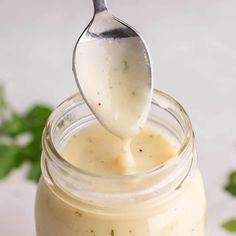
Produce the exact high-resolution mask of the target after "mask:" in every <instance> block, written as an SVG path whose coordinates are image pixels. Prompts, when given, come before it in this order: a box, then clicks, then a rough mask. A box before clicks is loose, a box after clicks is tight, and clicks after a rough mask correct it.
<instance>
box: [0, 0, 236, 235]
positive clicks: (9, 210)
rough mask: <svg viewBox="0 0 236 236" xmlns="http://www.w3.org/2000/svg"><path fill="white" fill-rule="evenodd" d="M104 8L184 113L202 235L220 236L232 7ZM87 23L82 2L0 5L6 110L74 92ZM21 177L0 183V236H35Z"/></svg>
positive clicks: (203, 1) (235, 28)
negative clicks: (126, 27) (128, 30)
mask: <svg viewBox="0 0 236 236" xmlns="http://www.w3.org/2000/svg"><path fill="white" fill-rule="evenodd" d="M109 7H110V10H111V11H112V12H113V13H114V14H115V15H116V16H118V17H119V18H121V19H123V20H125V21H126V22H129V24H131V25H132V26H134V27H135V28H136V29H137V30H138V31H139V32H140V33H141V34H142V35H143V37H144V39H145V40H146V42H147V44H148V46H149V51H150V53H151V56H152V59H153V66H154V74H155V84H156V88H158V89H160V90H163V91H165V92H167V93H169V94H170V95H172V96H173V97H175V98H176V99H177V100H179V101H180V102H181V103H182V104H183V105H184V107H185V108H186V110H187V111H188V113H189V114H190V117H191V119H192V122H193V127H194V130H195V134H196V139H197V145H198V153H199V163H200V168H201V170H202V172H203V175H204V179H205V183H206V190H207V196H208V203H209V209H208V211H209V217H208V236H226V235H228V234H227V233H225V232H224V231H223V230H222V229H221V227H219V225H220V223H221V222H222V221H223V220H225V219H227V218H229V217H232V216H235V217H236V199H235V200H234V199H232V198H230V196H228V195H227V194H226V193H224V192H223V191H222V186H223V185H224V183H225V181H226V176H227V173H228V172H229V170H231V169H232V168H235V169H236V158H235V156H236V93H235V91H236V1H235V0H195V1H194V0H149V1H144V0H128V1H127V0H109ZM91 16H92V4H91V1H88V0H68V1H66V0H40V1H36V0H20V1H17V0H0V81H4V82H5V85H6V88H7V92H8V97H9V99H10V101H12V103H13V105H14V106H15V107H17V108H18V109H19V110H23V109H25V108H26V107H27V106H28V105H29V104H32V103H34V102H36V101H45V102H47V103H48V102H50V103H51V104H52V105H57V104H58V103H60V102H61V101H62V100H63V99H64V98H66V97H68V96H69V95H71V94H73V93H74V92H76V91H77V88H76V84H75V82H74V78H73V74H72V71H71V58H72V50H73V47H74V44H75V42H76V39H77V38H78V36H79V35H80V33H81V32H82V30H83V28H84V27H85V26H86V24H87V23H88V21H89V19H90V18H91ZM25 168H27V167H25ZM21 172H24V170H21V171H20V172H19V171H18V172H16V173H14V174H13V175H12V176H10V177H9V178H8V179H7V180H5V181H2V182H0V235H1V236H34V235H35V233H34V209H33V205H34V196H35V191H36V186H35V185H34V184H33V183H31V182H27V181H25V180H24V178H23V177H22V173H21ZM196 207H197V203H196ZM183 223H184V222H183ZM68 236H69V235H68ZM181 236H187V235H181Z"/></svg>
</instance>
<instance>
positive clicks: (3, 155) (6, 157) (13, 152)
mask: <svg viewBox="0 0 236 236" xmlns="http://www.w3.org/2000/svg"><path fill="white" fill-rule="evenodd" d="M17 154H18V148H17V147H15V146H10V145H4V144H0V178H4V177H6V176H7V174H8V173H9V172H10V171H11V170H12V169H14V168H15V167H16V166H17Z"/></svg>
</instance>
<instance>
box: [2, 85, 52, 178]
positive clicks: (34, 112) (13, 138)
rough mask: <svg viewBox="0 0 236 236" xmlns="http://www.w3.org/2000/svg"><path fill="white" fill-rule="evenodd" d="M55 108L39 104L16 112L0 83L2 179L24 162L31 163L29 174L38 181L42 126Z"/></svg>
mask: <svg viewBox="0 0 236 236" xmlns="http://www.w3.org/2000/svg"><path fill="white" fill-rule="evenodd" d="M51 112H52V108H51V107H50V106H47V105H42V104H36V105H34V106H32V107H30V108H29V109H28V110H27V111H26V112H24V113H23V114H20V113H18V112H16V111H15V110H14V109H13V108H12V107H11V106H10V105H9V103H8V101H7V100H6V96H5V94H4V91H3V87H2V86H0V179H2V178H4V177H6V176H8V174H10V173H11V171H13V170H14V169H16V168H18V167H20V166H21V165H22V164H23V163H26V162H27V163H29V164H30V169H29V171H28V173H27V177H28V179H30V180H33V181H35V182H37V181H38V179H39V177H40V174H41V170H40V157H41V137H42V132H43V128H44V126H45V124H46V121H47V119H48V116H49V115H50V113H51Z"/></svg>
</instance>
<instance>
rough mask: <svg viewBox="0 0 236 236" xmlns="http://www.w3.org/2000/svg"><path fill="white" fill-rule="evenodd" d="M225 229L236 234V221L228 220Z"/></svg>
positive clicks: (224, 225)
mask: <svg viewBox="0 0 236 236" xmlns="http://www.w3.org/2000/svg"><path fill="white" fill-rule="evenodd" d="M222 226H223V228H224V229H226V230H227V231H228V232H230V233H236V219H232V220H228V221H226V222H225V223H223V225H222Z"/></svg>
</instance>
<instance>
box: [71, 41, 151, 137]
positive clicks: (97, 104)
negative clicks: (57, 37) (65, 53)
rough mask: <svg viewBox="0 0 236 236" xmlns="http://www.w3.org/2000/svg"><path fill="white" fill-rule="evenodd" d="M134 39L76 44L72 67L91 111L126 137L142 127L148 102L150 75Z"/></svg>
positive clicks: (140, 48) (145, 59)
mask: <svg viewBox="0 0 236 236" xmlns="http://www.w3.org/2000/svg"><path fill="white" fill-rule="evenodd" d="M143 52H144V48H143V44H142V43H141V42H140V40H139V39H137V38H136V37H130V38H123V39H103V40H92V41H86V42H82V43H80V44H78V46H77V50H76V54H75V68H76V73H77V78H78V81H79V85H80V88H81V89H82V92H83V95H84V96H85V98H86V100H87V102H88V104H89V106H90V108H91V109H92V111H93V112H94V114H95V115H96V117H97V118H98V120H99V121H100V122H101V123H102V125H104V126H105V127H106V128H107V129H108V130H109V131H110V132H112V133H113V134H115V135H116V136H119V137H122V138H124V137H125V138H127V137H131V136H133V135H135V134H137V133H138V131H139V130H140V129H141V128H142V127H143V126H144V124H145V121H146V119H147V115H148V112H149V108H150V103H151V96H152V92H151V79H150V78H151V74H150V67H149V66H148V65H147V63H146V62H147V58H146V55H145V54H144V53H143Z"/></svg>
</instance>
